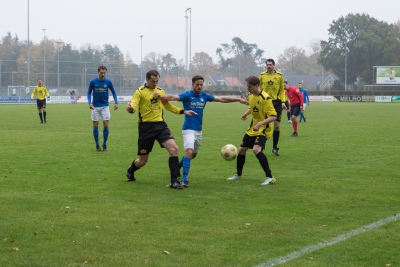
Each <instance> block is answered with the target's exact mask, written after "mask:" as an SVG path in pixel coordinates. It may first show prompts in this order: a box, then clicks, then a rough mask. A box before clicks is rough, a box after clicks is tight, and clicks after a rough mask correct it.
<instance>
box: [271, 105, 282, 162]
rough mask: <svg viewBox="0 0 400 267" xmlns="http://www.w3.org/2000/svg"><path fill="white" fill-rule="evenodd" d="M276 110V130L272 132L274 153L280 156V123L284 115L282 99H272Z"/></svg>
mask: <svg viewBox="0 0 400 267" xmlns="http://www.w3.org/2000/svg"><path fill="white" fill-rule="evenodd" d="M272 102H273V104H274V107H275V110H276V115H277V118H276V120H275V121H274V132H273V134H272V153H274V154H275V155H276V156H279V148H278V142H279V136H280V124H281V117H282V101H280V100H274V101H272Z"/></svg>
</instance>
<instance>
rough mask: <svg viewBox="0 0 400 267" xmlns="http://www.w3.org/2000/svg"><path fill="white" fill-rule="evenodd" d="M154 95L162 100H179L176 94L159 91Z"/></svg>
mask: <svg viewBox="0 0 400 267" xmlns="http://www.w3.org/2000/svg"><path fill="white" fill-rule="evenodd" d="M154 96H155V97H156V98H158V99H160V100H162V101H179V100H180V97H179V96H178V95H162V94H160V93H159V92H155V93H154ZM163 104H164V103H163Z"/></svg>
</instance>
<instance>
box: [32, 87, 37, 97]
mask: <svg viewBox="0 0 400 267" xmlns="http://www.w3.org/2000/svg"><path fill="white" fill-rule="evenodd" d="M35 94H36V87H35V89H33V91H32V94H31V100H33V97H34V96H35Z"/></svg>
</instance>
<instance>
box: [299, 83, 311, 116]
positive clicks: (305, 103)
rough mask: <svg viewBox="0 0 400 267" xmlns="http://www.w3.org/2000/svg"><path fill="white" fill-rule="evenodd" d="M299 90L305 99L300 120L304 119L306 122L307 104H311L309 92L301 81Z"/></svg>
mask: <svg viewBox="0 0 400 267" xmlns="http://www.w3.org/2000/svg"><path fill="white" fill-rule="evenodd" d="M298 86H299V90H300V93H301V94H302V95H303V99H304V103H303V104H302V105H303V111H301V112H300V122H301V120H302V119H304V122H306V117H305V116H304V110H306V106H307V105H308V106H309V105H310V99H309V98H308V92H307V90H306V89H305V88H303V85H302V84H301V83H299V85H298Z"/></svg>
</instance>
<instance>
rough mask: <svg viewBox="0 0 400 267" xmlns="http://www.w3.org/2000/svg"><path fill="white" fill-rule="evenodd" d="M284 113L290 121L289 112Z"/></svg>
mask: <svg viewBox="0 0 400 267" xmlns="http://www.w3.org/2000/svg"><path fill="white" fill-rule="evenodd" d="M286 114H287V119H288V121H290V112H286Z"/></svg>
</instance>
